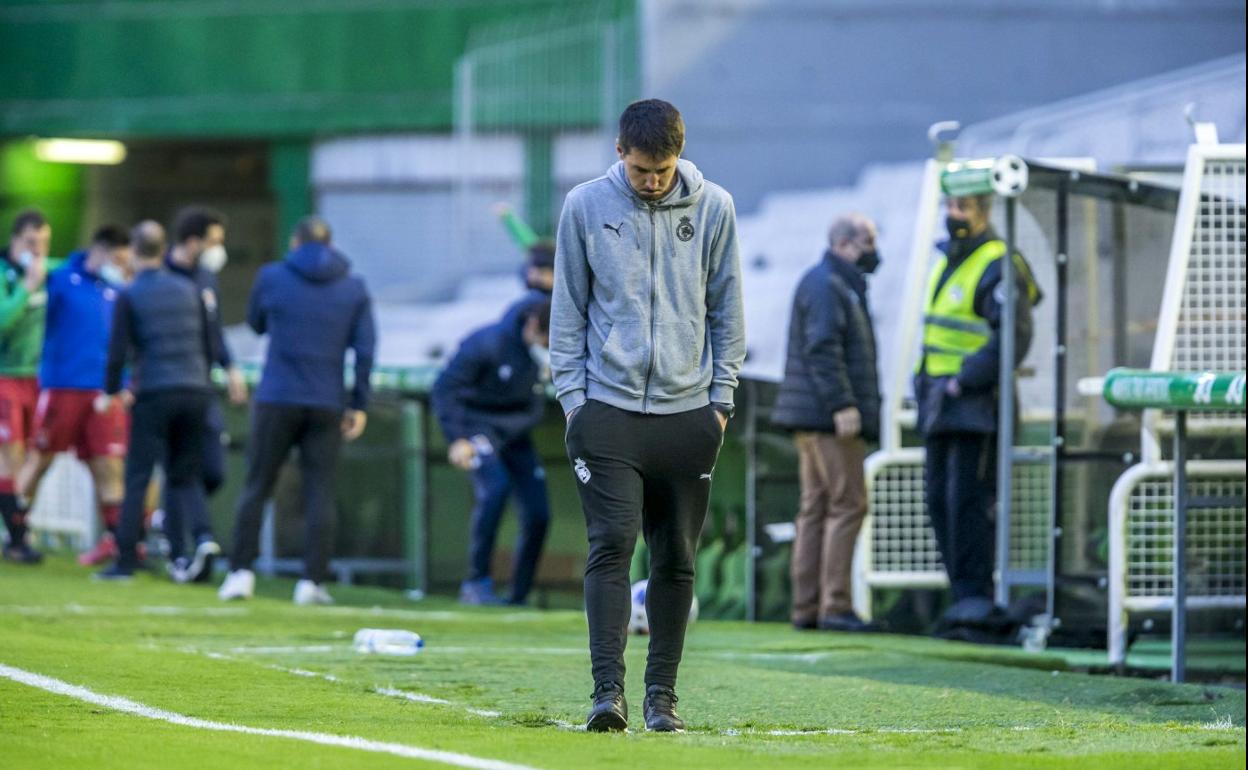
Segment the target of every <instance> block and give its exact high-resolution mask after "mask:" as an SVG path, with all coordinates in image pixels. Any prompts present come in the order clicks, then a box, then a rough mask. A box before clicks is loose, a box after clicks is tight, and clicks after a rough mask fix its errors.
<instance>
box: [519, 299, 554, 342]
mask: <svg viewBox="0 0 1248 770" xmlns="http://www.w3.org/2000/svg"><path fill="white" fill-rule="evenodd" d="M524 318H525V320H526V321H527V320H528V319H530V318H536V319H537V329H538V331H540V332H541V333H542V334H550V301H549V300H545V301H543V302H539V303H537V304H536V305H533V306H531V307H530V308H529V309H528V310H527V311H525V314H524Z"/></svg>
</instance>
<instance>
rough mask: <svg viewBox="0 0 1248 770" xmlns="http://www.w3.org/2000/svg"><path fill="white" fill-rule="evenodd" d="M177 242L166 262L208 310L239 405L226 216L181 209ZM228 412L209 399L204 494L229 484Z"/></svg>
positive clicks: (241, 384)
mask: <svg viewBox="0 0 1248 770" xmlns="http://www.w3.org/2000/svg"><path fill="white" fill-rule="evenodd" d="M174 237H175V239H176V243H175V244H174V247H173V248H172V249H170V250H169V253H168V254H166V255H165V267H166V268H167V269H168V270H171V271H173V272H174V273H175V274H177V275H180V276H182V277H184V278H187V279H189V280H191V281H192V282H194V284H195V287H196V288H197V289H198V290H199V294H200V297H201V298H202V299H203V302H204V309H205V311H206V312H207V314H208V326H209V329H208V331H209V333H210V334H211V335H212V336H213V350H214V351H215V356H216V360H214V361H212V362H211V363H212V364H215V365H217V366H220V367H221V368H222V370H224V372H225V376H226V386H227V390H228V393H229V397H230V401H231V403H233V404H235V405H236V406H238V405H242V404H244V403H246V402H247V384H246V381H245V380H244V378H243V373H242V370H240V369H239V368H238V367H237V366H235V365H234V358H233V356H231V355H230V347H229V345H227V344H226V342H225V330H224V328H223V325H222V322H221V300H220V297H221V291H220V288H219V287H218V284H217V274H218V273H220V272H221V270H222V269H223V268H224V267H225V263H226V261H227V260H228V258H229V257H228V255H227V253H226V250H225V243H224V241H225V217H224V216H222V215H221V214H220V213H218V212H216V211H213V210H212V209H209V208H205V207H202V206H190V207H187V208H185V209H182V210H181V211H179V212H178V215H177V218H176V220H175V223H174ZM224 433H225V413H224V412H223V411H222V409H221V403H220V401H219V400H218V399H216V398H213V399H211V400H210V401H209V402H208V417H207V424H206V427H205V430H204V434H203V441H204V444H203V458H202V462H201V463H200V470H201V471H202V473H203V477H204V478H203V481H204V494H206V495H207V496H208V497H212V495H213V494H215V493H216V491H217V490H218V489H220V488H221V486H222V485H223V484H224V483H225V445H224V442H223V438H224Z"/></svg>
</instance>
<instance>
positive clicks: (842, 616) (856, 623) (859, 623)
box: [819, 610, 880, 634]
mask: <svg viewBox="0 0 1248 770" xmlns="http://www.w3.org/2000/svg"><path fill="white" fill-rule="evenodd" d="M819 630H821V631H848V632H850V633H859V634H869V633H874V632H876V631H879V630H880V627H879V626H878V625H876V624H875V623H870V622H868V621H865V620H863V619H862V618H860V617H858V615H857V614H855V613H854V612H853V611H852V610H851V611H849V612H839V613H837V614H835V615H829V616H828V617H826V618H821V619H820V620H819Z"/></svg>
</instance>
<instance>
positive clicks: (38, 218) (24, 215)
mask: <svg viewBox="0 0 1248 770" xmlns="http://www.w3.org/2000/svg"><path fill="white" fill-rule="evenodd" d="M47 223H48V219H47V217H45V216H44V215H43V212H42V211H40V210H39V209H22V210H21V211H19V212H17V216H16V217H14V219H13V229H12V230H11V231H10V234H11V235H13V236H14V237H17V236H19V235H21V234H22V232H23V231H24V230H25V229H26V228H28V227H33V228H35V229H36V230H42V229H43V226H44V225H46V224H47Z"/></svg>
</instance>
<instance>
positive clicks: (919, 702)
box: [0, 556, 1245, 770]
mask: <svg viewBox="0 0 1248 770" xmlns="http://www.w3.org/2000/svg"><path fill="white" fill-rule="evenodd" d="M88 575H89V573H88V572H87V571H86V570H84V569H81V568H79V567H78V566H76V565H75V564H73V563H72V561H71V560H70V559H69V558H68V557H64V556H60V557H55V558H53V559H51V560H50V561H49V563H47V564H44V565H43V566H40V567H36V568H19V567H15V566H12V565H8V564H0V768H3V769H4V770H36V769H40V768H48V769H49V770H53V769H56V770H60V769H62V768H76V769H77V768H119V769H120V768H124V769H125V770H143V769H145V768H151V769H152V770H173V769H175V768H177V769H180V768H221V770H250V769H251V768H257V769H260V768H263V769H265V770H267V769H269V768H405V767H420V768H423V767H447V766H455V765H454V764H451V765H448V764H446V763H445V762H444V761H442V760H446V761H450V762H458V763H460V764H459V766H476V767H482V768H490V767H494V768H499V769H500V770H503V769H505V768H516V767H526V768H541V769H542V770H581V769H583V768H660V769H661V770H697V769H699V768H709V769H712V770H732V769H735V768H773V767H775V768H780V767H783V768H966V769H968V770H969V769H970V768H1010V769H1011V770H1013V769H1014V768H1072V769H1073V768H1093V769H1094V770H1109V769H1110V768H1130V769H1131V770H1145V769H1146V768H1183V769H1184V770H1196V769H1197V768H1242V767H1243V766H1244V758H1245V731H1244V694H1243V692H1242V691H1236V690H1233V689H1228V688H1210V687H1203V686H1198V685H1180V686H1176V685H1170V684H1167V683H1164V682H1158V681H1148V680H1140V679H1119V678H1108V677H1092V676H1085V675H1081V674H1077V673H1070V672H1067V671H1062V670H1057V669H1058V667H1060V665H1061V663H1060V662H1059V661H1058V660H1057V659H1055V658H1051V657H1046V656H1043V655H1040V656H1037V655H1028V654H1026V653H1023V652H1021V651H1017V650H1004V649H984V648H977V647H970V646H967V645H961V644H954V643H943V642H938V641H933V640H928V639H917V638H904V637H895V636H873V637H867V636H846V635H837V634H824V633H814V632H806V633H799V632H795V631H791V630H790V629H789V628H788V627H786V626H781V625H764V624H759V625H749V624H745V623H728V622H707V621H703V622H699V623H697V624H696V625H695V626H694V627H693V628H692V629H691V632H690V635H689V641H688V645H687V649H686V652H685V662H684V664H683V667H682V669H681V680H680V685H679V687H678V692H679V693H680V696H681V698H682V700H681V704H680V709H681V713H682V715H683V716H684V717H685V719H686V721H688V723H689V725H690V731H689V732H688V733H686V734H684V735H654V734H646V733H645V732H644V731H641V730H640V729H638V728H639V727H640V724H641V713H640V712H641V695H642V683H641V676H640V672H641V670H642V668H643V665H644V640H643V639H637V638H634V639H633V640H632V642H631V644H630V648H629V653H628V665H629V670H630V671H631V672H633V673H632V674H630V681H629V682H628V694H629V700H630V705H631V707H632V715H631V718H632V724H633V732H631V733H629V734H624V735H591V734H586V733H584V732H582V731H578V730H576V729H575V727H574V726H575V725H577V724H580V723H581V721H582V720H583V718H584V714H585V711H586V708H587V707H588V705H589V699H588V696H589V691H590V689H591V683H590V680H589V671H588V668H589V666H588V656H587V654H586V651H585V647H586V642H585V620H584V616H583V615H582V614H580V613H577V612H538V611H516V610H509V609H479V610H478V609H473V610H465V609H462V608H460V607H458V606H457V605H454V604H452V603H450V602H448V601H445V600H442V599H429V600H426V601H424V602H419V603H413V602H409V601H406V600H405V599H404V598H403V597H402V595H401V594H399V593H398V592H393V591H385V590H380V589H368V588H339V589H337V590H336V591H335V592H334V593H335V596H336V597H337V599H338V604H337V605H336V606H334V607H325V608H304V607H295V606H293V605H292V604H291V603H290V600H289V597H290V592H291V587H292V584H291V582H290V581H285V580H273V581H261V586H260V594H261V595H260V596H258V597H257V598H256V599H255V600H253V601H251V602H247V603H239V604H228V605H227V604H223V603H221V602H219V601H217V599H216V595H215V591H214V590H212V588H210V587H207V586H175V585H172V584H170V583H168V582H166V581H164V580H160V579H157V578H156V577H154V576H150V575H142V576H140V577H139V578H138V579H136V580H135V581H133V582H132V583H130V584H124V585H113V584H101V583H95V582H92V581H90V580H89V579H88ZM364 627H390V628H407V629H411V630H414V631H416V632H418V633H420V634H421V635H422V636H423V637H424V638H425V640H426V645H427V646H426V649H425V650H424V651H423V652H421V653H420V654H419V655H417V656H415V657H412V658H393V657H379V656H366V655H360V654H357V653H355V652H353V651H352V650H351V646H350V641H351V636H352V635H353V634H354V633H355V631H356V630H357V629H359V628H364ZM32 677H35V678H36V679H37V681H36V682H35V683H34V684H32V681H34V680H32ZM38 677H43V679H38ZM40 682H42V683H44V685H40V684H39V683H40ZM47 682H52V683H53V685H46V683H47ZM69 685H72V686H73V687H75V688H85V689H71V690H68V691H66V690H65V688H66V687H67V686H69ZM49 687H51V688H52V689H51V690H49ZM56 688H61V689H60V690H57V689H56ZM87 691H89V692H90V694H93V695H90V697H88V696H84V695H83V694H82V693H84V692H87ZM102 696H112V697H113V698H124V699H127V700H126V701H124V702H123V701H114V700H104V699H102ZM92 697H94V698H96V700H95V701H92V700H91V699H90V698H92ZM119 702H122V703H128V704H131V705H130V706H126V707H118V706H117V703H119ZM134 704H140V705H137V706H135V705H134ZM136 708H137V709H139V710H140V711H142V710H143V709H159V710H161V711H162V712H172V713H173V714H176V715H181V717H188V718H191V719H190V720H182V721H181V722H179V721H177V720H173V721H171V720H170V718H169V715H168V714H167V713H164V714H162V718H161V719H153V718H150V717H151V716H152V714H153V713H156V712H148V711H142V713H136V712H135V709H136ZM127 709H129V710H127ZM229 725H235V726H243V727H245V728H255V729H256V730H261V731H263V730H273V731H291V732H280V733H279V734H272V733H269V734H259V733H257V732H251V733H242V732H237V731H235V732H230V731H225V728H226V726H229ZM231 729H233V728H231ZM308 734H314V735H315V736H320V737H318V738H313V739H309V737H308ZM335 736H336V737H335ZM342 737H347V738H351V739H358V740H357V741H356V742H355V743H353V744H352V745H324V740H326V739H328V740H331V741H333V740H339V741H340V739H341V738H342ZM312 740H322V742H321V743H315V742H311V741H312ZM396 745H397V748H396ZM379 747H380V748H379ZM403 747H409V748H406V749H405V748H403ZM411 747H415V748H414V749H413V748H411ZM386 752H389V753H386ZM404 752H410V753H409V754H406V755H405V754H404ZM430 752H449V754H445V755H444V754H431V753H430ZM474 763H475V764H474Z"/></svg>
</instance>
